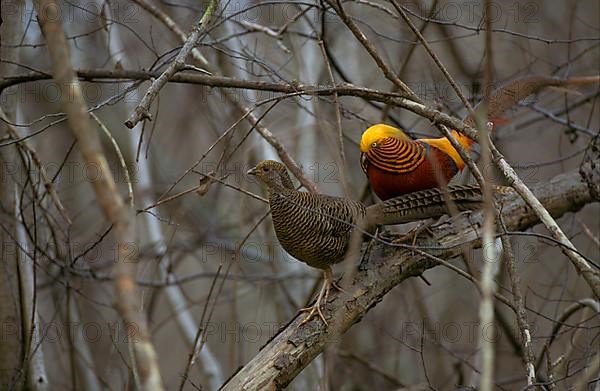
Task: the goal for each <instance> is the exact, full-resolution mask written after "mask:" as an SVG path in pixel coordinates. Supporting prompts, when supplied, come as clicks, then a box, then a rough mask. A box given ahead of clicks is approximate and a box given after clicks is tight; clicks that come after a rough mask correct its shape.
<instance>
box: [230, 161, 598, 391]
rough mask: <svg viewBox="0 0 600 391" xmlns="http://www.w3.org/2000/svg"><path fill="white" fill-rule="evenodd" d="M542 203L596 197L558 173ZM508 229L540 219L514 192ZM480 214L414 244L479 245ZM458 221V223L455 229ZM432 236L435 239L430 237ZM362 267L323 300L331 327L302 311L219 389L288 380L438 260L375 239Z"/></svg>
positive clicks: (550, 205)
mask: <svg viewBox="0 0 600 391" xmlns="http://www.w3.org/2000/svg"><path fill="white" fill-rule="evenodd" d="M534 193H535V195H536V196H537V197H538V198H539V200H540V201H541V202H542V203H543V205H544V206H545V208H546V209H547V210H548V211H549V212H550V213H551V214H552V216H554V217H555V218H558V217H560V216H562V215H563V214H565V213H567V212H575V211H577V210H579V209H581V208H582V207H583V206H584V205H586V204H587V203H590V202H593V201H594V199H593V198H592V196H591V195H590V193H589V190H588V186H587V184H586V183H585V182H584V181H582V180H581V177H580V175H579V173H577V172H571V173H568V174H563V175H559V176H557V177H556V178H554V179H553V180H551V181H548V182H547V183H544V184H542V185H540V186H538V187H536V188H535V189H534ZM500 204H501V208H502V215H503V218H504V222H505V224H506V227H507V229H508V230H509V231H517V230H524V229H527V228H529V227H532V226H533V225H535V224H537V223H538V221H539V220H538V217H537V215H536V214H535V213H534V212H533V211H532V210H531V209H530V208H529V207H527V205H526V204H525V202H524V201H523V200H522V199H521V198H520V197H519V196H518V195H516V194H513V195H508V196H506V197H505V198H503V199H502V200H501V201H500ZM482 223H483V214H482V213H481V212H477V213H475V214H472V215H460V216H458V217H457V218H455V219H452V220H449V221H447V222H443V223H440V224H438V225H436V226H434V227H432V233H433V236H432V237H431V236H430V237H428V238H426V239H421V240H419V241H417V245H418V246H441V248H440V249H438V250H433V251H432V250H427V251H428V252H429V253H430V254H432V255H434V256H435V257H439V258H442V259H451V258H454V257H456V256H458V255H460V254H461V252H462V246H460V244H463V243H469V242H472V244H473V246H475V247H476V246H478V245H479V238H480V236H481V226H482ZM459 227H462V228H460V229H459ZM434 238H435V239H434ZM373 254H379V255H378V256H377V257H373V258H371V260H370V262H369V264H368V266H367V268H366V270H363V271H360V272H358V273H357V275H356V278H355V280H354V282H353V284H352V285H351V286H350V287H349V288H348V291H349V292H351V293H352V294H351V295H346V294H338V295H337V296H335V297H334V298H333V299H332V300H330V301H329V302H328V304H327V305H325V310H326V311H325V313H326V316H327V317H328V318H329V319H328V322H329V327H328V328H325V327H324V325H323V324H322V323H321V322H320V321H319V320H316V319H315V320H313V321H311V322H309V323H307V324H306V325H303V326H300V322H301V321H302V316H297V317H296V318H294V319H293V320H292V321H291V322H290V323H289V324H288V325H287V326H285V327H284V328H283V329H282V330H281V331H280V332H279V333H278V334H277V335H276V336H275V337H274V338H273V339H272V340H271V341H270V342H269V343H268V344H267V345H266V346H264V347H263V348H262V350H261V351H260V352H258V354H257V355H256V356H255V357H254V358H253V359H252V360H251V361H250V362H249V363H248V364H246V365H245V366H244V367H243V368H242V369H240V370H239V371H238V372H237V373H236V374H235V375H234V376H233V377H232V378H231V379H229V381H227V383H226V384H225V385H224V386H223V387H222V389H223V390H240V389H244V390H246V389H247V390H254V389H281V388H283V387H285V386H286V385H287V384H289V383H290V382H291V381H292V380H293V379H294V378H295V377H296V376H297V375H298V374H299V373H300V371H301V370H302V369H303V368H305V367H306V366H307V365H308V364H309V363H310V362H311V361H312V360H313V359H315V358H316V357H317V356H318V355H319V354H320V353H321V352H322V351H323V350H324V349H325V347H326V346H327V344H328V343H329V342H331V341H333V340H335V339H336V338H339V336H340V335H341V334H343V333H345V332H346V331H347V330H348V329H349V328H350V327H351V326H352V325H353V324H355V323H357V322H359V321H360V320H361V319H362V317H363V316H364V315H365V314H366V312H367V311H369V310H370V309H371V308H373V307H374V306H375V305H376V304H377V303H378V302H380V301H381V300H382V299H383V297H384V296H385V295H386V294H387V293H388V292H389V291H390V290H391V289H392V288H393V287H395V286H396V285H398V284H400V283H401V282H403V281H404V280H406V279H408V278H410V277H414V276H419V275H420V274H422V273H423V272H424V271H426V270H428V269H430V268H433V267H435V266H437V265H438V264H439V263H438V262H436V260H435V259H433V258H432V257H428V256H425V255H424V254H421V255H415V254H414V252H413V251H412V250H410V249H406V248H395V249H394V248H391V247H385V246H384V245H377V246H375V248H374V250H373Z"/></svg>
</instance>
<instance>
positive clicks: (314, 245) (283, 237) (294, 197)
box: [248, 160, 482, 324]
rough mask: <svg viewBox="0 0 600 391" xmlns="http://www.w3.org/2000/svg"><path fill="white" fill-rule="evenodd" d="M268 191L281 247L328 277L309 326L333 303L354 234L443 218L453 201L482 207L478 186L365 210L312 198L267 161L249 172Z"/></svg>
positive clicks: (349, 203) (421, 194)
mask: <svg viewBox="0 0 600 391" xmlns="http://www.w3.org/2000/svg"><path fill="white" fill-rule="evenodd" d="M248 174H250V175H254V176H256V177H257V178H258V179H259V180H260V182H262V184H263V185H265V186H266V188H267V191H268V199H269V206H270V209H271V216H272V219H273V228H274V229H275V234H276V235H277V239H278V240H279V242H280V243H281V246H282V247H283V248H284V249H285V250H286V251H287V252H288V253H289V254H291V255H292V256H293V257H295V258H297V259H298V260H300V261H302V262H305V263H306V264H308V265H309V266H312V267H315V268H318V269H322V270H323V271H324V273H325V278H324V282H323V286H322V288H321V290H320V292H319V295H318V297H317V300H316V302H315V304H314V305H313V306H311V307H309V308H306V309H303V310H308V311H310V312H309V314H308V316H307V317H306V318H305V319H304V321H303V323H304V322H307V321H308V320H310V319H311V318H312V317H313V316H315V315H319V316H320V317H321V319H322V320H323V322H324V323H325V324H327V321H326V320H325V317H324V316H323V313H322V311H321V307H320V305H321V302H323V301H324V302H327V296H328V293H329V288H330V287H331V285H332V284H333V279H332V273H331V265H334V264H336V263H338V262H341V261H343V260H344V258H345V256H346V252H347V250H348V247H349V246H350V241H351V238H352V233H353V231H354V230H355V229H356V228H357V227H358V228H359V229H361V230H363V232H370V233H373V232H374V231H375V228H376V226H377V225H393V224H402V223H407V222H410V221H415V220H419V219H426V218H430V217H439V216H442V215H444V214H445V213H446V210H447V209H446V202H447V200H450V201H453V202H454V204H455V205H456V206H457V209H458V210H460V211H462V210H471V209H474V208H476V207H478V206H479V205H480V203H481V202H482V195H481V191H480V189H479V188H478V187H477V186H474V185H467V186H449V187H448V188H447V189H446V190H441V189H429V190H426V191H422V192H416V193H412V194H407V195H404V196H402V197H397V198H393V199H390V200H388V201H385V202H380V203H377V204H374V205H371V206H369V207H365V205H363V204H362V203H360V202H357V201H353V200H350V199H347V198H341V197H332V196H328V195H325V194H316V193H307V192H302V191H298V190H296V189H295V188H294V185H293V183H292V180H291V179H290V177H289V175H288V172H287V170H286V168H285V166H284V165H283V164H281V163H279V162H276V161H273V160H265V161H262V162H260V163H259V164H257V165H256V166H255V167H254V168H252V169H250V170H249V171H248Z"/></svg>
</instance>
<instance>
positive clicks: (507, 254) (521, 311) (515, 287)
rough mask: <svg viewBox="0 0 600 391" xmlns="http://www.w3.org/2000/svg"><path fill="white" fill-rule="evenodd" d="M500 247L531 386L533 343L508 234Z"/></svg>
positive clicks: (533, 369)
mask: <svg viewBox="0 0 600 391" xmlns="http://www.w3.org/2000/svg"><path fill="white" fill-rule="evenodd" d="M501 224H502V226H503V229H504V228H505V226H504V223H503V222H502V220H501ZM502 247H503V249H504V262H506V269H507V271H508V276H509V279H510V283H511V287H512V293H513V301H514V303H515V307H516V318H517V325H518V326H519V331H520V332H521V346H522V349H523V359H524V361H525V375H526V376H527V385H528V386H531V385H532V384H533V383H534V382H535V367H534V359H535V357H534V354H533V345H532V339H531V328H530V327H529V322H528V321H527V311H526V310H525V300H523V293H522V292H521V277H520V276H519V271H518V270H517V265H516V263H515V254H514V252H513V249H512V245H511V243H510V238H509V237H508V236H502Z"/></svg>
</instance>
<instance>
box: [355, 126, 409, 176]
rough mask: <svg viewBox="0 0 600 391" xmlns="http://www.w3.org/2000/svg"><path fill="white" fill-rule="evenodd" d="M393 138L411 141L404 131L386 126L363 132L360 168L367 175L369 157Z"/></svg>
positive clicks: (372, 127)
mask: <svg viewBox="0 0 600 391" xmlns="http://www.w3.org/2000/svg"><path fill="white" fill-rule="evenodd" d="M391 138H394V139H400V140H411V138H410V137H408V136H407V135H406V133H404V132H403V131H402V130H400V129H397V128H394V127H393V126H390V125H385V124H377V125H373V126H371V127H370V128H368V129H367V130H365V131H364V132H363V134H362V137H361V138H360V166H361V167H362V169H363V171H364V172H365V173H366V172H367V160H368V155H369V154H370V153H371V154H372V153H373V152H375V151H376V150H377V148H380V147H381V146H382V144H383V142H384V140H387V141H390V140H389V139H391ZM375 153H376V152H375Z"/></svg>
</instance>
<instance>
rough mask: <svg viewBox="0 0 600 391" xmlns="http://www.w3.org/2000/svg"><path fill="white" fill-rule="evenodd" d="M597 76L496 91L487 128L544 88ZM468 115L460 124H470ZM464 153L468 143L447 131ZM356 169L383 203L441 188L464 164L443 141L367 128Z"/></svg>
mask: <svg viewBox="0 0 600 391" xmlns="http://www.w3.org/2000/svg"><path fill="white" fill-rule="evenodd" d="M599 80H600V79H599V77H598V76H591V77H578V78H572V79H566V80H563V79H554V78H548V77H526V78H523V79H518V80H515V81H513V82H511V83H509V84H508V85H506V86H504V87H502V88H500V89H499V90H497V91H495V92H494V94H493V95H492V97H491V99H490V104H489V107H488V118H490V119H491V121H492V125H494V123H495V124H498V123H501V122H502V119H501V118H502V115H503V114H504V113H505V112H506V111H507V110H509V109H510V108H512V107H513V106H515V105H516V104H517V103H518V102H519V101H521V100H522V99H524V98H525V97H527V96H528V95H531V94H532V93H534V92H537V91H539V90H541V89H542V88H544V87H550V86H554V87H564V86H569V85H586V84H594V83H598V81H599ZM474 122H475V121H474V118H473V117H471V116H469V117H467V118H466V119H465V123H468V124H470V125H473V124H474ZM452 135H453V136H454V137H455V138H456V139H457V141H458V142H459V143H460V144H461V145H462V146H463V148H465V149H466V150H467V151H469V150H470V149H471V146H472V144H473V140H471V139H470V138H468V137H466V136H463V135H461V134H460V133H458V132H456V131H452ZM360 152H361V161H360V163H361V167H362V169H363V171H364V172H365V174H366V175H367V178H368V180H369V183H370V184H371V188H372V189H373V191H374V192H375V194H377V196H378V197H379V198H381V199H382V200H387V199H389V198H392V197H396V196H399V195H402V194H407V193H412V192H415V191H419V190H425V189H431V188H435V187H440V186H445V185H447V184H448V182H449V181H450V180H451V179H452V178H453V177H454V176H455V175H456V174H457V173H458V172H459V171H461V170H462V169H463V168H464V166H465V163H464V162H463V160H462V159H461V157H460V155H459V154H458V152H457V151H456V149H454V147H453V146H452V144H451V143H450V141H449V140H448V139H447V138H445V137H442V138H427V139H418V140H413V139H411V138H409V137H408V136H407V135H406V134H405V133H404V132H403V131H402V130H400V129H396V128H394V127H392V126H389V125H384V124H378V125H374V126H371V127H370V128H368V129H367V130H366V131H365V132H364V133H363V135H362V138H361V140H360Z"/></svg>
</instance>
